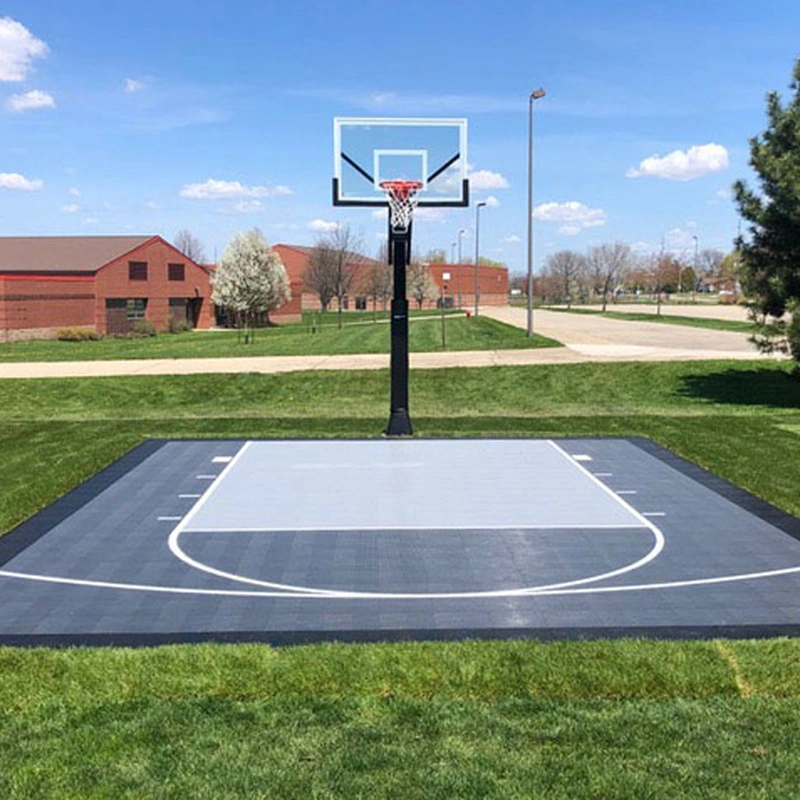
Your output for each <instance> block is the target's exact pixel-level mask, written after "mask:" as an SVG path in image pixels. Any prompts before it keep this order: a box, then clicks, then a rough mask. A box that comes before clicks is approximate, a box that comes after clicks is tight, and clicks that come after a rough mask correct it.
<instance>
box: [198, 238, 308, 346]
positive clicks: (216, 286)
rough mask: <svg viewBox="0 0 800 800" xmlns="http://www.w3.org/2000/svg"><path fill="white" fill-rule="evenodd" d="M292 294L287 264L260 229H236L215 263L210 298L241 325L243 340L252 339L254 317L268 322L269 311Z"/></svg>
mask: <svg viewBox="0 0 800 800" xmlns="http://www.w3.org/2000/svg"><path fill="white" fill-rule="evenodd" d="M291 296H292V294H291V291H290V289H289V278H288V276H287V275H286V268H285V267H284V266H283V262H282V261H281V259H280V257H279V256H278V255H277V253H275V252H274V251H273V250H272V248H271V247H270V246H269V245H268V244H267V243H266V241H265V240H264V237H263V236H262V234H261V231H259V230H258V229H257V228H254V229H253V230H251V231H247V233H237V234H236V236H234V237H233V240H232V241H231V243H230V244H229V245H228V246H227V248H225V252H224V253H223V254H222V258H220V261H219V264H218V265H217V270H216V273H215V275H214V277H213V279H212V291H211V299H212V300H213V301H214V302H215V303H216V304H217V305H218V306H221V307H222V308H224V309H225V310H226V311H227V312H228V314H229V315H230V316H231V317H232V318H233V319H235V321H236V327H237V328H239V329H240V330H241V329H242V328H244V330H245V341H246V342H247V341H252V338H253V326H254V324H255V322H256V321H257V320H263V321H264V322H266V323H269V312H270V311H274V310H275V309H276V308H278V307H279V306H281V305H283V304H284V303H285V302H286V301H287V300H289V298H290V297H291Z"/></svg>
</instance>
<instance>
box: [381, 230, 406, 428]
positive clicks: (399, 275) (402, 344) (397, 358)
mask: <svg viewBox="0 0 800 800" xmlns="http://www.w3.org/2000/svg"><path fill="white" fill-rule="evenodd" d="M390 216H391V215H390ZM410 260H411V223H410V222H409V224H408V229H407V230H405V231H394V230H392V223H391V218H390V220H389V263H390V264H391V265H392V266H393V267H394V292H393V296H392V324H391V334H392V355H391V377H392V394H391V410H390V416H389V424H388V425H387V426H386V431H385V433H386V435H387V436H411V434H412V433H413V431H412V429H411V419H410V418H409V416H408V299H407V298H406V269H407V267H408V264H409V261H410Z"/></svg>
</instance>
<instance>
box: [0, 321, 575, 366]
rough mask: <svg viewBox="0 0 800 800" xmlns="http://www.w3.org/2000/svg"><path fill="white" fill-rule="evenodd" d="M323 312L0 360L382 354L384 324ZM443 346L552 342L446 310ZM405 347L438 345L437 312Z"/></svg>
mask: <svg viewBox="0 0 800 800" xmlns="http://www.w3.org/2000/svg"><path fill="white" fill-rule="evenodd" d="M332 316H333V315H327V316H326V317H325V321H324V324H323V325H321V326H319V327H318V328H317V329H316V332H312V327H311V324H310V322H309V323H303V324H297V325H282V326H279V327H274V328H265V329H261V330H257V331H256V332H255V341H253V342H251V343H248V344H244V343H243V341H242V340H241V338H242V337H241V335H240V334H239V333H238V332H237V331H192V332H189V333H182V334H160V335H158V336H154V337H149V338H142V339H124V338H112V337H108V338H104V339H101V340H100V341H97V342H60V341H53V340H48V341H42V340H38V341H24V342H10V343H4V344H0V363H2V362H4V361H5V362H8V361H87V360H108V359H129V358H235V357H243V356H304V355H344V354H352V353H388V352H389V347H390V335H389V334H390V326H389V324H388V323H387V321H386V320H379V321H378V322H373V321H372V319H371V317H367V318H358V319H356V320H353V319H350V320H349V321H348V324H347V325H345V326H344V327H343V328H342V329H341V330H339V328H338V327H337V325H336V322H335V321H334V320H333V319H332V318H331V317H332ZM445 341H446V348H444V349H446V350H512V349H521V348H529V347H557V346H558V345H559V343H558V342H555V341H553V340H552V339H547V338H545V337H544V336H534V337H532V338H531V339H528V338H527V336H526V334H525V331H523V330H521V329H519V328H515V327H513V326H511V325H505V324H503V323H501V322H497V321H496V320H492V319H488V318H487V317H477V318H476V317H472V318H470V319H467V318H466V317H464V316H461V315H453V314H448V315H446V320H445ZM409 349H410V350H411V352H432V351H437V350H439V351H440V350H442V349H443V348H442V328H441V315H440V314H435V313H430V312H429V313H425V312H420V313H419V314H418V315H415V316H413V317H412V318H411V321H410V324H409Z"/></svg>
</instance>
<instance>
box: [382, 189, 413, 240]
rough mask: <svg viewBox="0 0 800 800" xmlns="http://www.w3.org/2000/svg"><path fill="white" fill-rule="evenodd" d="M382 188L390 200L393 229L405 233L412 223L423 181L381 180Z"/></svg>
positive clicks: (390, 218) (390, 219) (390, 216)
mask: <svg viewBox="0 0 800 800" xmlns="http://www.w3.org/2000/svg"><path fill="white" fill-rule="evenodd" d="M380 186H381V189H383V190H384V191H385V192H386V199H387V200H388V201H389V221H390V223H391V226H392V230H393V231H397V232H398V233H404V232H405V231H407V230H408V226H409V225H410V224H411V218H412V217H413V216H414V209H415V208H416V207H417V202H418V197H417V191H418V190H419V189H421V188H422V182H421V181H381V184H380Z"/></svg>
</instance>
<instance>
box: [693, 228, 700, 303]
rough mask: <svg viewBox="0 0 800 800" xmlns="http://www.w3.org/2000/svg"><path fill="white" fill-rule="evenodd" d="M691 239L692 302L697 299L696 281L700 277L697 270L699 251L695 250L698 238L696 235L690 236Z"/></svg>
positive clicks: (698, 241)
mask: <svg viewBox="0 0 800 800" xmlns="http://www.w3.org/2000/svg"><path fill="white" fill-rule="evenodd" d="M692 239H694V280H693V282H692V302H693V303H694V302H695V301H696V300H697V297H696V295H695V292H696V291H697V281H698V279H699V277H700V273H699V272H698V268H699V266H700V260H699V253H698V252H697V248H698V245H699V243H700V240H699V239H698V238H697V236H692Z"/></svg>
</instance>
